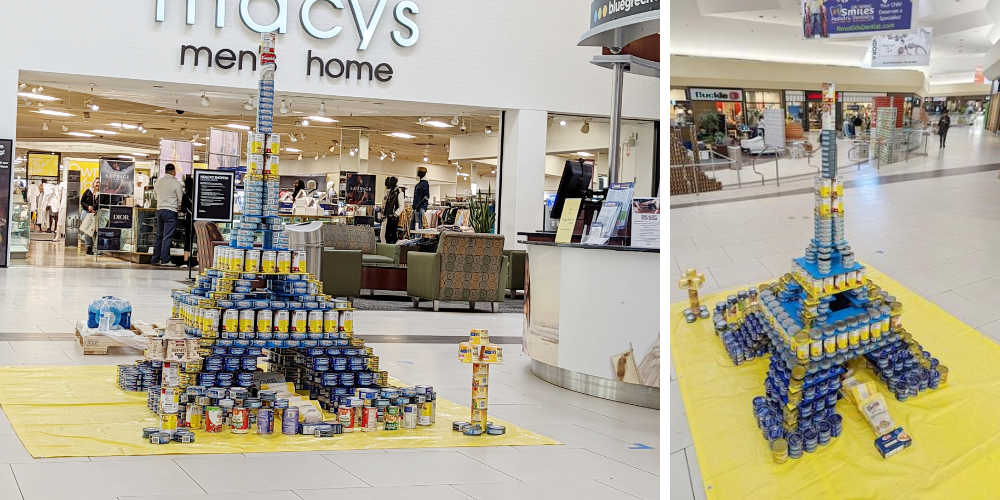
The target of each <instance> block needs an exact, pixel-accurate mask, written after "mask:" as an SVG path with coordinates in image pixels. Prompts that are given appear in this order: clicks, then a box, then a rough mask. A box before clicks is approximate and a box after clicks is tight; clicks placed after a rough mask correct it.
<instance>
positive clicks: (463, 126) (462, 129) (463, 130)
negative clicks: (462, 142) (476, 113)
mask: <svg viewBox="0 0 1000 500" xmlns="http://www.w3.org/2000/svg"><path fill="white" fill-rule="evenodd" d="M458 130H460V131H462V132H465V118H462V127H461V128H459V129H458Z"/></svg>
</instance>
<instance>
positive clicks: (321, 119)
mask: <svg viewBox="0 0 1000 500" xmlns="http://www.w3.org/2000/svg"><path fill="white" fill-rule="evenodd" d="M309 119H310V120H315V121H318V122H323V123H334V122H336V121H337V120H334V119H333V118H327V117H325V116H310V117H309ZM305 124H306V123H305V122H303V125H305Z"/></svg>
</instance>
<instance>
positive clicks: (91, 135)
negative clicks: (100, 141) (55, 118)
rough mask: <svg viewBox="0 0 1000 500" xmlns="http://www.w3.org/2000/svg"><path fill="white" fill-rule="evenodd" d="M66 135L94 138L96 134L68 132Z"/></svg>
mask: <svg viewBox="0 0 1000 500" xmlns="http://www.w3.org/2000/svg"><path fill="white" fill-rule="evenodd" d="M66 135H72V136H73V137H94V134H85V133H83V132H66Z"/></svg>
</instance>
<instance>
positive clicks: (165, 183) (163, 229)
mask: <svg viewBox="0 0 1000 500" xmlns="http://www.w3.org/2000/svg"><path fill="white" fill-rule="evenodd" d="M164 171H165V172H166V173H165V174H164V175H163V177H160V178H159V179H158V180H157V181H156V183H155V184H153V196H155V197H156V240H155V241H154V242H153V261H152V264H153V265H154V266H160V265H162V266H165V267H177V264H174V263H172V262H170V242H171V241H173V239H174V230H175V229H177V209H178V208H179V207H180V204H181V200H183V198H184V189H183V188H182V187H181V183H180V181H178V180H177V177H175V176H174V173H175V172H176V167H174V164H173V163H168V164H167V166H166V168H165V169H164Z"/></svg>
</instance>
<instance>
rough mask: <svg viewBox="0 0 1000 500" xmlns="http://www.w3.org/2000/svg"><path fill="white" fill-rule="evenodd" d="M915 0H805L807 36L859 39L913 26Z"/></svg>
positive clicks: (803, 0) (805, 29)
mask: <svg viewBox="0 0 1000 500" xmlns="http://www.w3.org/2000/svg"><path fill="white" fill-rule="evenodd" d="M913 14H914V5H913V0H802V35H803V37H805V38H857V37H862V36H871V35H872V34H874V33H884V32H887V31H909V30H911V29H913V27H914V25H913V17H914V16H913Z"/></svg>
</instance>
